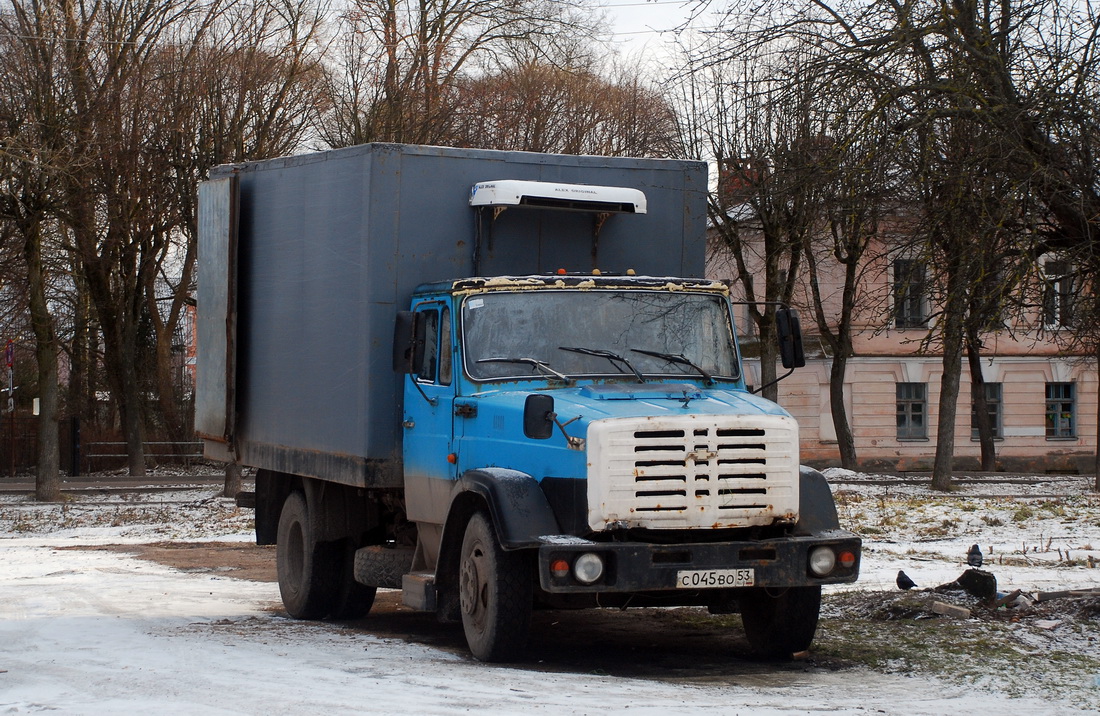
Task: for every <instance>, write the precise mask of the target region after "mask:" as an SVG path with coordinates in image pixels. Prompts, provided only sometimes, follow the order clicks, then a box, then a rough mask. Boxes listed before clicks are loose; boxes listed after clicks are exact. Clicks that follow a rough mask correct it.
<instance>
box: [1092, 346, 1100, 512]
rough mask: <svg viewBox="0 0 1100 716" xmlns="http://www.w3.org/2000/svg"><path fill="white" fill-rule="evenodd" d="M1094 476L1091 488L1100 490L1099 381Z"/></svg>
mask: <svg viewBox="0 0 1100 716" xmlns="http://www.w3.org/2000/svg"><path fill="white" fill-rule="evenodd" d="M1096 365H1097V368H1100V344H1097V346H1096ZM1092 469H1093V472H1094V473H1096V477H1095V478H1094V479H1093V484H1092V489H1094V490H1096V491H1097V492H1100V383H1097V386H1096V459H1095V461H1094V462H1093V466H1092Z"/></svg>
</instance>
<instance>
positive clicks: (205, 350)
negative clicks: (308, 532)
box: [196, 144, 707, 487]
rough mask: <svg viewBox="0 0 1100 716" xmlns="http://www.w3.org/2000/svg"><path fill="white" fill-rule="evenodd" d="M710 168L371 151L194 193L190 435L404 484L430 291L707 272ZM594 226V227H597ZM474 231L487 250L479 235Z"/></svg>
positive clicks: (348, 478)
mask: <svg viewBox="0 0 1100 716" xmlns="http://www.w3.org/2000/svg"><path fill="white" fill-rule="evenodd" d="M502 179H522V180H532V181H543V182H560V183H567V184H590V185H602V186H620V187H629V188H633V189H640V190H641V191H643V192H644V193H645V195H646V198H647V203H648V213H646V214H614V215H611V216H610V217H608V218H607V219H606V221H603V222H602V224H599V222H598V221H597V219H596V217H595V215H594V214H591V213H585V212H572V211H560V210H552V209H533V208H525V207H517V208H509V209H507V210H505V211H504V212H502V213H501V214H500V215H499V217H497V218H495V219H493V218H492V214H491V213H490V214H488V215H484V214H483V215H482V221H481V226H482V230H481V231H480V232H478V231H477V229H476V227H477V225H478V215H479V211H484V210H475V209H474V208H471V206H470V205H469V196H470V190H471V188H472V187H473V185H474V184H476V183H478V182H484V181H491V180H502ZM706 192H707V172H706V165H705V163H703V162H692V161H680V160H658V159H629V158H609V157H593V156H567V155H551V154H534V153H527V152H501V151H492V150H475V149H450V148H444V147H427V146H410V145H394V144H367V145H361V146H356V147H348V148H346V149H338V150H333V151H328V152H322V153H317V154H308V155H300V156H294V157H286V158H281V159H274V160H269V161H263V162H251V163H245V164H238V165H226V166H222V167H218V168H216V169H215V170H214V171H213V172H212V173H211V178H210V180H209V181H207V182H204V183H203V184H202V185H201V186H200V196H199V227H200V228H199V278H198V281H199V284H198V364H197V369H196V372H197V399H196V430H197V432H198V433H199V434H200V435H202V436H203V437H204V438H205V441H206V445H207V454H208V455H209V456H210V457H213V458H217V459H222V460H237V461H239V462H241V463H243V464H245V465H251V466H255V467H260V468H266V469H272V470H279V471H283V472H289V473H293V474H298V475H305V476H311V477H320V478H324V479H328V480H334V481H337V482H341V483H345V484H350V485H356V486H361V487H400V486H401V485H402V480H401V474H400V462H401V460H400V458H401V443H400V440H401V437H400V436H401V428H400V425H401V385H402V384H401V377H402V376H399V375H397V374H395V373H394V372H393V370H392V349H391V344H392V339H393V325H394V317H395V314H396V312H397V311H398V310H403V309H406V308H408V306H409V301H410V299H411V296H412V293H413V291H414V290H415V289H416V287H417V286H418V285H420V284H422V283H427V282H433V281H440V280H449V279H454V278H464V277H469V276H472V275H475V265H474V260H475V258H474V257H475V251H477V255H478V257H479V261H478V264H479V265H478V266H477V271H476V275H480V276H497V275H522V274H532V273H549V272H553V271H556V270H557V269H559V268H564V269H566V270H568V271H584V272H587V271H590V270H591V269H593V268H599V269H601V270H602V271H603V272H605V273H617V272H618V273H622V272H625V271H626V270H627V269H634V270H635V271H636V272H637V274H638V275H657V276H683V277H701V276H702V275H703V271H704V258H705V229H706ZM597 225H598V226H599V228H598V231H597ZM479 236H480V239H479V238H478V237H479Z"/></svg>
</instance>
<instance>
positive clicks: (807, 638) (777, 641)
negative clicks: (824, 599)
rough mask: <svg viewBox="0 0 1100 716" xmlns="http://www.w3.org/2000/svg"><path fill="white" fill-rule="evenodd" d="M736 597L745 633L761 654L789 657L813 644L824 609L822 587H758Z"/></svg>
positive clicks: (773, 657) (781, 657)
mask: <svg viewBox="0 0 1100 716" xmlns="http://www.w3.org/2000/svg"><path fill="white" fill-rule="evenodd" d="M737 601H738V602H739V603H740V606H741V621H742V623H743V624H744V625H745V636H747V637H748V639H749V644H750V645H751V646H752V650H753V651H754V652H755V653H757V654H758V655H760V656H763V657H766V658H772V659H789V658H790V657H791V655H792V654H795V653H797V652H800V651H805V650H806V649H809V648H810V644H811V643H812V642H813V640H814V633H815V632H817V618H818V615H819V614H820V612H821V587H789V588H787V589H782V590H771V589H767V588H764V587H756V588H753V589H749V590H746V591H745V592H744V593H743V594H741V595H739V596H738V600H737Z"/></svg>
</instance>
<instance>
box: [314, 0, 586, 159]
mask: <svg viewBox="0 0 1100 716" xmlns="http://www.w3.org/2000/svg"><path fill="white" fill-rule="evenodd" d="M341 20H342V22H343V27H342V28H341V39H340V41H339V42H338V50H339V53H338V60H339V63H340V65H339V69H340V71H339V72H336V73H334V74H333V75H332V78H331V81H330V95H331V100H332V106H333V111H332V112H331V113H330V114H329V115H328V116H327V118H326V121H325V122H324V123H323V124H322V126H321V136H322V138H323V139H324V140H325V141H326V142H327V143H328V144H329V145H330V146H346V145H349V144H358V143H361V142H370V141H384V142H412V143H422V144H440V143H445V142H446V141H447V138H448V136H449V131H450V128H451V121H450V120H451V116H452V114H453V112H454V110H455V109H456V106H457V105H456V95H455V91H454V90H455V88H456V86H457V84H458V82H459V81H460V80H462V79H463V78H467V77H470V76H472V73H471V72H470V70H472V69H474V68H475V67H477V69H478V70H483V69H484V68H485V67H489V66H492V65H493V64H494V58H500V57H505V58H506V57H508V56H510V55H511V54H512V52H511V51H512V50H513V49H514V48H515V47H517V46H523V47H526V48H527V49H528V50H530V51H531V52H533V53H537V55H538V56H542V57H546V56H554V55H555V54H556V52H555V50H556V48H557V47H559V46H560V45H561V44H562V43H566V44H572V43H574V42H575V38H577V37H578V36H582V37H583V36H587V35H590V34H591V33H592V32H593V30H594V28H595V27H596V24H597V21H596V16H595V15H594V14H593V13H592V12H591V11H589V10H588V8H587V6H586V3H585V2H578V3H556V2H549V1H548V0H516V1H514V2H504V1H502V0H457V1H450V2H444V1H441V0H422V1H421V2H415V3H414V2H407V1H406V0H353V2H352V3H351V7H350V10H349V11H348V12H347V13H345V14H344V15H343V17H342V18H341ZM479 63H480V64H479ZM496 64H497V65H498V66H499V63H496Z"/></svg>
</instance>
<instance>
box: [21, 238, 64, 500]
mask: <svg viewBox="0 0 1100 716" xmlns="http://www.w3.org/2000/svg"><path fill="white" fill-rule="evenodd" d="M25 236H26V238H25V240H24V243H23V255H24V258H25V259H26V262H27V278H28V283H29V288H30V291H29V294H30V295H29V303H30V312H31V325H32V327H33V328H34V337H35V351H34V354H35V359H36V362H37V364H38V454H37V462H38V465H37V467H36V472H35V480H34V497H35V499H36V500H38V501H39V502H57V501H58V500H60V499H61V452H60V450H61V447H60V444H59V442H58V426H57V402H58V401H57V398H58V391H59V388H58V379H57V351H58V345H57V335H56V333H55V332H54V329H53V320H52V318H51V316H50V309H49V303H48V301H47V299H46V277H45V273H44V272H45V267H44V266H43V265H42V234H41V227H40V226H39V225H38V223H37V222H34V224H33V225H31V226H29V227H27V231H26V235H25Z"/></svg>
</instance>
